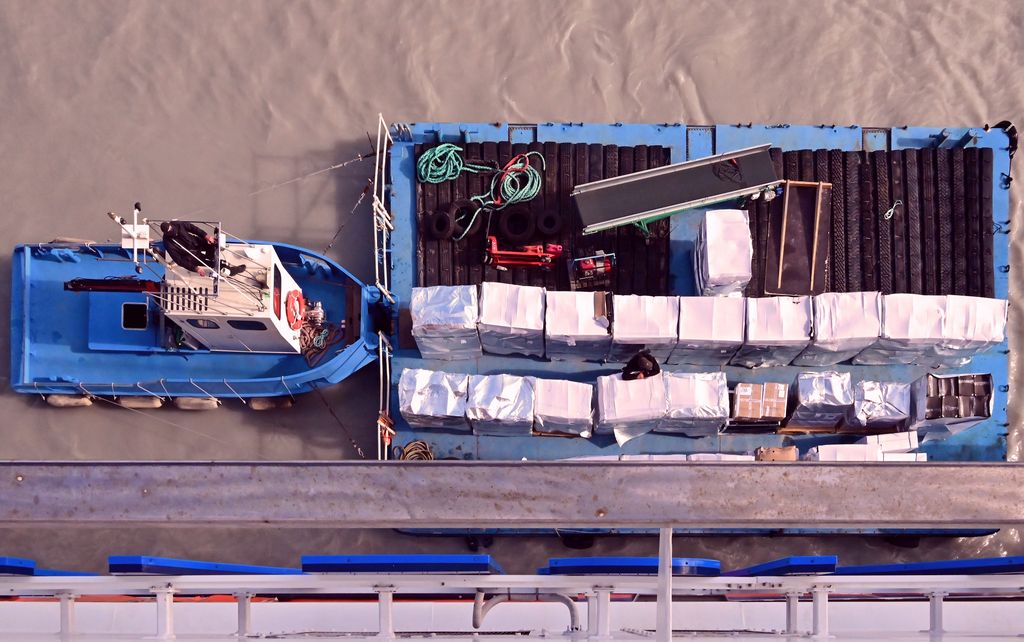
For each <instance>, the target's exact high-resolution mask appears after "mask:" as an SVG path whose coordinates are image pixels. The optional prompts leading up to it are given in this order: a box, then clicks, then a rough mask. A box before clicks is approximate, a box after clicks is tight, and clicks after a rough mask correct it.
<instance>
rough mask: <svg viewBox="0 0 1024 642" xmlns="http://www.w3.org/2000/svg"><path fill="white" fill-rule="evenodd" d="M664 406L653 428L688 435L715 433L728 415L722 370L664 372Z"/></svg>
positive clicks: (658, 430)
mask: <svg viewBox="0 0 1024 642" xmlns="http://www.w3.org/2000/svg"><path fill="white" fill-rule="evenodd" d="M662 378H663V379H664V380H665V398H666V401H667V404H668V410H667V412H666V413H665V417H664V418H663V419H662V420H661V422H660V423H659V424H658V427H657V428H655V430H656V431H657V432H668V433H681V434H684V435H687V436H690V437H703V436H707V435H717V434H718V431H719V429H721V427H722V426H724V425H725V422H726V421H728V419H729V384H728V383H727V382H726V379H725V373H724V372H721V371H719V372H696V373H692V372H665V373H663V374H662Z"/></svg>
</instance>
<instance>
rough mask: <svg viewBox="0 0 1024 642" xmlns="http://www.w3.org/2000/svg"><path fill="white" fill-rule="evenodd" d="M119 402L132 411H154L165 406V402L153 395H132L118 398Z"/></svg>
mask: <svg viewBox="0 0 1024 642" xmlns="http://www.w3.org/2000/svg"><path fill="white" fill-rule="evenodd" d="M117 402H118V403H119V404H121V405H122V406H123V407H125V408H129V409H131V410H152V409H154V408H159V407H161V406H163V405H164V400H163V399H161V398H160V397H153V396H151V395H132V396H129V397H118V399H117Z"/></svg>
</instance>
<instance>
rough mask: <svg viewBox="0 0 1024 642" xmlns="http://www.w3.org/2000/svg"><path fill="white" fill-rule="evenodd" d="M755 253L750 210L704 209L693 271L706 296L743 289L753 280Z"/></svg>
mask: <svg viewBox="0 0 1024 642" xmlns="http://www.w3.org/2000/svg"><path fill="white" fill-rule="evenodd" d="M753 257H754V244H753V243H752V242H751V239H750V222H749V220H748V218H747V212H746V210H708V211H706V212H705V213H704V218H703V219H701V223H700V228H699V229H698V230H697V241H696V245H695V247H694V251H693V263H694V265H693V268H694V270H693V273H694V275H696V277H697V291H698V292H699V293H700V294H701V295H702V296H721V295H725V294H734V293H740V292H742V291H743V289H744V288H745V287H747V283H749V282H750V277H751V267H750V266H751V262H752V259H753Z"/></svg>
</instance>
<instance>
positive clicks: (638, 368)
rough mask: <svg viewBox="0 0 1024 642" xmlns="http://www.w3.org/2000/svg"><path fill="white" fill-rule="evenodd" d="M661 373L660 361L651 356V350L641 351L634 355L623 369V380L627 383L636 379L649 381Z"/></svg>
mask: <svg viewBox="0 0 1024 642" xmlns="http://www.w3.org/2000/svg"><path fill="white" fill-rule="evenodd" d="M659 372H661V366H659V365H658V360H657V359H655V358H654V357H653V356H651V351H650V350H641V351H640V352H637V353H636V354H635V355H633V358H632V359H630V360H629V361H628V362H627V363H626V365H625V366H624V367H623V368H622V378H623V380H625V381H633V380H634V379H647V378H648V377H653V376H654V375H656V374H658V373H659Z"/></svg>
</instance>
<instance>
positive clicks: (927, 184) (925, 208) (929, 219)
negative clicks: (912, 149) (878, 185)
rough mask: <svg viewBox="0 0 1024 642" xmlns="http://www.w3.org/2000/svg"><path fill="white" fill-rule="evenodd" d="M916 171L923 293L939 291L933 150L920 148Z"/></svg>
mask: <svg viewBox="0 0 1024 642" xmlns="http://www.w3.org/2000/svg"><path fill="white" fill-rule="evenodd" d="M918 172H919V173H920V176H921V193H920V197H921V254H922V258H923V260H922V264H921V267H922V273H923V276H924V283H923V285H924V293H925V294H938V293H939V259H938V252H939V225H938V213H937V211H936V204H935V199H936V189H935V150H932V149H922V150H921V151H920V152H919V153H918Z"/></svg>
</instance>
